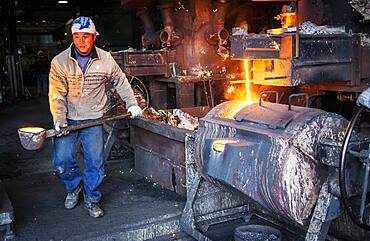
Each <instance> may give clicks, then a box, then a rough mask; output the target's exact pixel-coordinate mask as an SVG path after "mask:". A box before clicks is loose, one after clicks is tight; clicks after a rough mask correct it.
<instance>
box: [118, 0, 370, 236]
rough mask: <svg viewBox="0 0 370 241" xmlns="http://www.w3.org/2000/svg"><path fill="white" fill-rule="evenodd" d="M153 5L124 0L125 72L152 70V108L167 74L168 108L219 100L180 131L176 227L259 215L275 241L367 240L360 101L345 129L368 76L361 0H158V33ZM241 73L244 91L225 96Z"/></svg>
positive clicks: (366, 5) (203, 228) (210, 226)
mask: <svg viewBox="0 0 370 241" xmlns="http://www.w3.org/2000/svg"><path fill="white" fill-rule="evenodd" d="M152 4H153V1H142V2H140V3H139V2H136V3H134V1H122V7H123V8H124V9H129V10H130V9H131V10H132V9H137V10H138V12H137V15H138V16H139V17H140V19H141V20H142V21H143V23H144V29H145V33H144V34H143V35H142V46H143V47H144V49H143V50H134V51H133V50H129V51H127V52H125V55H126V57H125V58H126V59H127V61H126V63H127V64H126V68H127V69H126V71H128V72H130V73H131V74H134V75H140V76H150V75H152V76H159V75H161V77H155V78H152V79H151V80H150V87H149V91H150V92H151V103H152V104H154V106H156V107H160V106H161V103H165V102H166V103H167V101H168V94H169V89H170V88H171V86H172V87H173V85H174V86H175V89H176V91H175V92H171V93H174V98H175V99H176V101H175V104H176V107H185V106H196V105H199V104H201V103H203V104H204V97H207V98H205V99H206V100H207V104H208V105H209V106H210V107H214V105H213V104H214V103H215V104H217V103H221V104H219V105H217V106H216V107H214V108H213V109H212V110H211V111H210V112H209V113H208V114H207V115H206V116H205V117H203V118H202V119H201V120H200V126H199V129H198V131H197V132H195V133H194V132H193V133H187V136H186V138H185V147H186V148H185V154H186V155H185V156H186V158H185V163H181V165H183V166H184V165H186V192H187V201H186V205H185V209H184V211H183V215H182V218H181V226H182V229H183V231H185V232H186V233H188V234H189V235H191V236H192V237H193V238H195V239H197V240H213V239H218V238H220V236H219V235H220V234H219V233H218V234H217V235H216V234H215V232H214V231H215V229H220V228H221V227H231V230H234V229H235V227H237V226H240V225H245V224H258V225H267V226H269V227H270V228H272V227H275V228H277V229H279V230H280V231H281V232H282V240H307V241H309V240H320V241H323V240H326V239H327V238H329V237H336V238H339V239H343V240H370V233H368V232H367V230H369V229H370V228H369V225H370V218H369V212H368V201H367V197H368V195H369V193H368V191H369V183H368V182H369V169H370V165H369V163H368V156H369V154H368V152H369V151H368V149H369V138H368V134H369V132H368V128H366V125H365V128H361V131H360V130H358V129H356V128H355V127H356V125H357V124H356V123H357V120H358V119H359V116H360V115H361V116H365V117H366V116H367V112H366V111H363V110H364V109H361V111H360V112H359V113H360V114H358V115H356V116H355V119H354V120H353V121H351V122H350V123H351V124H350V125H349V129H348V131H347V132H345V129H346V127H347V126H348V119H349V118H350V117H351V116H352V115H353V113H355V112H356V111H357V110H358V107H356V104H355V100H356V98H357V97H358V95H359V94H360V93H361V92H363V91H364V90H366V89H367V87H368V84H369V81H370V74H369V72H368V69H369V67H370V66H369V63H370V62H369V61H368V60H369V56H370V39H369V36H368V34H369V33H370V27H369V25H368V23H367V21H368V19H369V16H368V10H369V9H370V1H351V2H348V1H331V0H327V1H323V0H315V1H311V0H297V1H288V0H285V1H268V0H255V1H253V0H252V1H238V0H235V1H232V0H230V1H226V0H218V1H210V0H207V1H200V0H199V1H198V0H194V1H186V2H183V1H179V2H178V3H175V2H174V1H160V5H159V6H158V9H159V10H160V11H161V13H162V15H161V16H162V21H163V25H162V26H163V28H162V29H161V30H160V31H159V32H156V31H155V27H154V26H155V25H154V24H153V23H152V22H151V21H150V16H149V13H150V11H149V9H150V6H152ZM169 9H172V10H169ZM274 17H276V19H278V20H280V21H281V24H282V25H281V26H278V24H279V23H277V22H276V20H274ZM274 21H275V22H274ZM260 32H263V33H260ZM230 34H231V35H230ZM205 36H208V37H209V38H207V37H205ZM228 41H230V49H228V43H229V42H228ZM158 45H160V46H161V47H164V49H160V50H150V51H148V50H146V48H150V46H158ZM240 63H241V65H240ZM243 64H244V65H243ZM240 66H244V69H243V68H241V67H240ZM204 83H206V84H208V85H209V88H208V89H207V88H204V86H203V84H204ZM238 84H239V85H240V86H241V87H243V88H245V90H244V91H245V92H246V95H244V96H245V99H244V100H243V101H225V96H224V95H223V94H225V92H227V90H228V87H230V86H232V87H235V86H237V85H238ZM240 86H239V87H240ZM200 87H201V88H200ZM206 89H207V91H206ZM217 92H221V93H222V94H217ZM251 92H253V93H251ZM206 93H208V94H210V93H211V94H212V95H211V99H212V101H210V100H209V98H208V96H206ZM253 96H254V97H255V98H254V100H253V98H252V97H253ZM333 96H334V97H335V98H334V100H333V99H332V98H331V97H333ZM202 98H203V99H202ZM272 100H273V102H275V103H272ZM247 101H248V102H247ZM250 102H251V103H250ZM343 103H345V104H343ZM297 105H301V106H297ZM165 106H167V105H165ZM314 107H315V108H314ZM334 112H335V113H334ZM347 118H348V119H347ZM353 130H355V131H353ZM343 143H344V146H343ZM136 144H137V143H136ZM342 147H343V148H342ZM139 154H140V153H139ZM141 166H145V164H143V163H141ZM151 166H153V168H154V165H151ZM363 170H365V171H363ZM151 173H155V172H153V171H152V172H151ZM172 175H173V174H172ZM153 179H154V180H156V179H155V176H154V177H153ZM356 224H357V225H356ZM238 230H239V231H238V232H240V230H243V229H238ZM245 230H247V229H245ZM248 230H249V229H248ZM248 232H249V231H248ZM231 233H232V232H231ZM245 236H246V235H244V240H254V239H252V238H249V239H248V238H245ZM225 238H226V237H225ZM234 238H235V240H243V238H240V237H234ZM226 239H230V236H228V237H227V238H226ZM269 240H270V239H269ZM271 240H273V239H271Z"/></svg>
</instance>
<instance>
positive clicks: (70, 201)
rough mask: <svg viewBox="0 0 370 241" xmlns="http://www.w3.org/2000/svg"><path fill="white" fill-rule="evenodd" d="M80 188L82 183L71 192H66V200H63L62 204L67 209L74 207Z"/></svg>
mask: <svg viewBox="0 0 370 241" xmlns="http://www.w3.org/2000/svg"><path fill="white" fill-rule="evenodd" d="M81 190H82V185H81V184H79V185H78V187H77V188H76V189H75V190H74V191H73V192H71V193H68V194H67V197H66V200H65V201H64V206H65V207H66V208H67V209H72V208H74V207H76V205H77V203H78V199H79V197H80V192H81Z"/></svg>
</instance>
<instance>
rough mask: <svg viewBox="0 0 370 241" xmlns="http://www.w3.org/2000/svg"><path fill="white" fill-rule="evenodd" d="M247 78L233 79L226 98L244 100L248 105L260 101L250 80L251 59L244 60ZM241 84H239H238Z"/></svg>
mask: <svg viewBox="0 0 370 241" xmlns="http://www.w3.org/2000/svg"><path fill="white" fill-rule="evenodd" d="M244 69H245V80H237V81H231V82H230V83H231V85H230V86H228V87H227V89H226V92H225V94H224V96H225V99H226V100H242V101H246V104H247V105H250V104H253V103H256V102H258V98H259V97H258V95H256V94H255V93H253V91H252V89H251V80H250V70H251V66H250V61H248V60H244ZM237 84H239V85H237Z"/></svg>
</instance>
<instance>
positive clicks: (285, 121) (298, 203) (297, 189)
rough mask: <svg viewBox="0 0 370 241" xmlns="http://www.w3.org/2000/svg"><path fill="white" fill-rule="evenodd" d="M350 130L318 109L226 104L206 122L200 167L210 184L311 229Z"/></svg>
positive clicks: (201, 136)
mask: <svg viewBox="0 0 370 241" xmlns="http://www.w3.org/2000/svg"><path fill="white" fill-rule="evenodd" d="M346 126H347V120H345V119H344V118H343V117H341V116H339V115H337V114H334V113H328V112H325V111H322V110H318V109H312V108H305V107H296V106H294V107H292V108H291V109H290V110H288V106H287V105H281V104H274V103H262V104H252V105H249V106H245V104H243V103H240V102H226V103H223V104H221V105H219V106H217V107H215V108H214V109H213V110H211V111H210V112H209V113H208V114H207V115H206V116H205V117H204V118H202V119H201V121H200V127H199V130H198V132H197V136H196V143H197V145H196V148H197V149H196V159H197V160H196V161H197V166H198V169H199V172H200V173H201V174H202V175H203V176H204V177H205V178H206V179H207V180H209V181H211V182H213V183H217V185H222V187H223V188H228V189H229V190H230V191H235V190H238V193H242V194H243V195H242V196H244V197H246V198H248V200H252V201H254V202H255V203H257V204H258V205H260V206H261V207H262V208H265V210H267V211H269V212H271V213H275V214H278V216H281V217H284V218H287V219H288V220H291V221H294V222H295V223H297V224H301V225H306V224H307V223H308V221H309V217H310V215H311V213H312V210H313V208H314V205H315V204H316V202H317V199H318V196H319V192H320V189H321V186H322V184H323V182H324V181H325V180H326V178H327V176H328V174H329V168H330V166H332V167H336V166H337V165H338V160H339V155H340V143H341V141H342V140H343V135H344V133H343V132H344V130H345V127H346Z"/></svg>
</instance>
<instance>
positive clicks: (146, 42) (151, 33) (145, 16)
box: [136, 7, 158, 48]
mask: <svg viewBox="0 0 370 241" xmlns="http://www.w3.org/2000/svg"><path fill="white" fill-rule="evenodd" d="M136 15H137V16H138V17H139V18H140V19H141V21H142V22H143V25H144V34H143V35H142V36H141V43H142V45H143V48H146V47H148V46H150V45H158V36H157V34H156V33H155V27H154V24H153V22H152V19H151V17H150V15H149V12H148V8H146V7H143V8H140V9H139V10H138V11H137V13H136Z"/></svg>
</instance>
